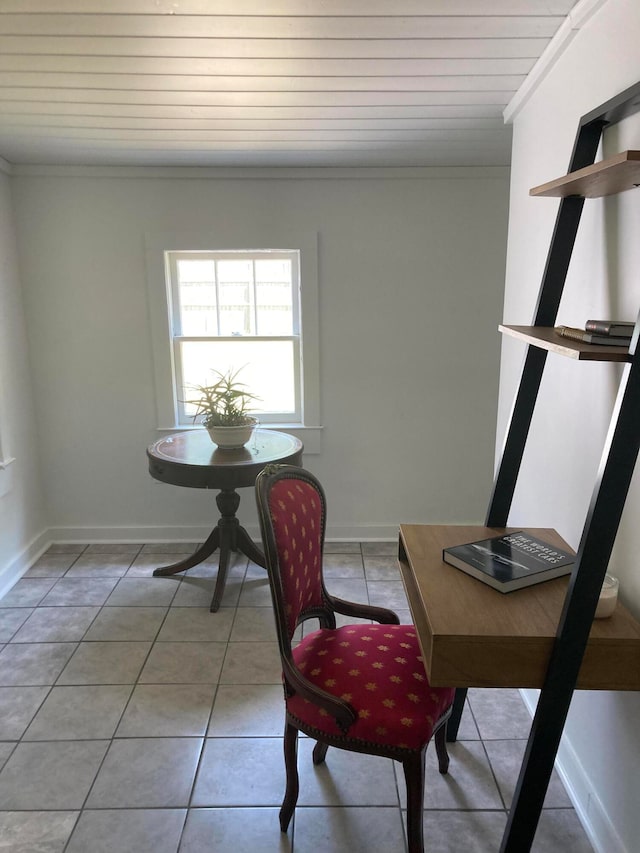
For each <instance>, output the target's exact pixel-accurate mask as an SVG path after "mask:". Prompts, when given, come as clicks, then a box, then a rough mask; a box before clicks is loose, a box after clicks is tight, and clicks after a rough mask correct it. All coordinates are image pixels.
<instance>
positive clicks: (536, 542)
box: [442, 531, 575, 592]
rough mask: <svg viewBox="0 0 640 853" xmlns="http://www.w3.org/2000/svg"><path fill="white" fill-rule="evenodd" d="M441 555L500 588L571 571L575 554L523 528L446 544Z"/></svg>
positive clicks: (517, 586)
mask: <svg viewBox="0 0 640 853" xmlns="http://www.w3.org/2000/svg"><path fill="white" fill-rule="evenodd" d="M442 559H443V560H444V561H445V563H449V564H450V565H452V566H455V567H456V568H457V569H460V570H461V571H463V572H466V573H467V574H468V575H471V577H474V578H476V579H477V580H479V581H482V582H483V583H486V584H488V585H489V586H492V587H493V588H494V589H497V590H499V591H500V592H513V591H514V590H516V589H522V588H523V587H526V586H532V585H533V584H536V583H543V582H544V581H549V580H553V579H554V578H559V577H561V576H562V575H568V574H570V573H571V569H572V567H573V563H574V562H575V556H574V555H573V554H570V553H569V552H568V551H563V550H562V549H561V548H554V547H553V546H552V545H549V543H548V542H543V541H542V540H541V539H537V538H536V537H535V536H530V535H529V534H527V533H523V532H522V531H516V532H515V533H507V534H505V535H504V536H495V537H492V538H491V539H481V540H479V541H478V542H468V543H466V544H464V545H454V546H452V547H451V548H445V549H444V550H443V552H442Z"/></svg>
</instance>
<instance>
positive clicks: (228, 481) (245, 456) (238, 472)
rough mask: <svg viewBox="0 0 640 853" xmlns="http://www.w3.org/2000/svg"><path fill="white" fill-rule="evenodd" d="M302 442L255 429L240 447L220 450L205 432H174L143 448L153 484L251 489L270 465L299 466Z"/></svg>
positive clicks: (292, 437) (278, 433) (273, 432)
mask: <svg viewBox="0 0 640 853" xmlns="http://www.w3.org/2000/svg"><path fill="white" fill-rule="evenodd" d="M302 451H303V445H302V442H301V441H300V440H299V439H297V438H295V437H294V436H293V435H289V434H288V433H285V432H278V431H277V430H271V429H256V430H255V431H254V433H253V436H252V438H251V439H250V440H249V442H248V443H247V444H246V445H245V446H244V447H239V448H236V449H233V450H221V449H220V448H219V447H218V446H217V445H216V444H214V443H213V442H212V441H211V438H210V437H209V433H208V432H207V431H206V430H205V429H195V430H187V431H185V432H176V433H172V434H171V435H167V436H165V437H164V438H161V439H158V441H156V442H154V443H153V444H152V445H150V446H149V447H148V448H147V456H148V458H149V473H150V474H151V476H152V477H154V478H155V479H157V480H161V481H163V482H165V483H173V484H174V485H177V486H189V487H192V488H219V489H222V488H239V487H241V486H251V485H253V483H254V481H255V478H256V477H257V475H258V473H259V472H260V471H261V470H262V469H263V468H264V467H265V465H268V464H270V463H283V464H291V465H299V464H300V462H301V459H302Z"/></svg>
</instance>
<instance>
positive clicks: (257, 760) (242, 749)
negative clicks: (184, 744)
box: [192, 738, 284, 806]
mask: <svg viewBox="0 0 640 853" xmlns="http://www.w3.org/2000/svg"><path fill="white" fill-rule="evenodd" d="M221 767H224V768H225V772H224V773H221V772H220V768H221ZM283 792H284V761H283V758H282V741H281V739H280V738H213V739H207V741H206V743H205V748H204V750H203V753H202V760H201V762H200V767H199V769H198V776H197V778H196V784H195V787H194V790H193V800H192V805H193V806H276V805H278V806H279V805H280V802H281V800H282V795H283Z"/></svg>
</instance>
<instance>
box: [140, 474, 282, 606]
mask: <svg viewBox="0 0 640 853" xmlns="http://www.w3.org/2000/svg"><path fill="white" fill-rule="evenodd" d="M216 504H217V505H218V509H219V510H220V518H219V519H218V524H217V525H216V526H215V527H214V528H213V530H212V531H211V533H210V534H209V537H208V539H207V541H206V542H203V544H202V545H201V546H200V547H199V548H198V550H197V551H195V552H194V553H193V554H192V555H191V556H190V557H187V558H186V560H180V562H179V563H172V565H170V566H164V567H163V568H161V569H156V570H155V571H154V573H153V575H154V577H165V576H167V575H175V574H177V573H178V572H184V571H186V570H187V569H191V568H193V566H197V565H198V564H199V563H202V562H204V560H206V559H207V557H210V556H211V554H213V552H214V551H215V550H216V549H217V548H219V549H220V559H219V560H218V577H217V579H216V586H215V589H214V591H213V598H212V600H211V607H210V608H209V610H210V611H211V612H212V613H215V611H216V610H217V609H218V608H219V607H220V602H221V601H222V596H223V595H224V588H225V584H226V582H227V574H228V571H229V558H230V556H231V552H232V551H240V552H241V553H243V554H245V555H246V556H247V557H248V558H249V559H250V560H251V561H252V562H254V563H257V564H258V565H259V566H263V567H264V565H265V559H264V554H263V553H262V551H261V550H260V549H259V548H258V546H257V545H256V544H255V543H254V542H253V540H252V539H251V537H250V536H249V534H248V533H247V531H246V530H245V529H244V527H242V526H241V525H240V522H239V521H238V519H237V518H236V512H237V510H238V507H239V506H240V495H239V494H238V493H237V492H236V490H235V489H223V490H222V491H221V492H219V493H218V495H216Z"/></svg>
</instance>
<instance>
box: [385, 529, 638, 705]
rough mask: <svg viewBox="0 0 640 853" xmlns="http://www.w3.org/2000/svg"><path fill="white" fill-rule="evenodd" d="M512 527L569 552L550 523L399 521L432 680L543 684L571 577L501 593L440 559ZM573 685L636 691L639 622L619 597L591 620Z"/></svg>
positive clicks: (403, 565) (403, 566) (404, 569)
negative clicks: (451, 549) (607, 614)
mask: <svg viewBox="0 0 640 853" xmlns="http://www.w3.org/2000/svg"><path fill="white" fill-rule="evenodd" d="M516 529H518V530H521V529H526V530H527V532H529V533H531V534H533V535H534V536H539V537H540V538H541V539H544V540H547V541H549V542H550V543H551V544H555V545H558V546H560V547H561V548H565V549H566V550H571V549H569V547H568V546H567V544H566V542H564V541H563V540H562V539H561V538H560V537H559V536H558V534H557V533H556V532H555V531H553V530H549V529H540V528H489V527H461V526H428V525H416V524H403V525H402V526H401V527H400V547H399V560H400V571H401V574H402V579H403V582H404V585H405V589H406V592H407V598H408V600H409V607H410V608H411V612H412V615H413V619H414V622H415V625H416V628H417V631H418V636H419V638H420V645H421V648H422V653H423V656H424V661H425V667H426V670H427V673H428V675H429V680H430V682H431V684H433V685H434V686H438V687H445V686H446V687H538V688H540V687H542V686H543V682H544V677H545V673H546V671H547V665H548V662H549V657H550V655H551V649H552V646H553V642H554V639H555V635H556V629H557V627H558V622H559V619H560V614H561V611H562V605H563V602H564V598H565V594H566V590H567V587H568V584H569V578H568V577H563V578H558V579H557V580H552V581H547V582H546V583H542V584H537V585H536V586H532V587H528V588H527V589H522V590H517V591H516V592H510V593H507V594H503V593H500V592H497V591H496V590H494V589H492V588H491V587H489V586H487V585H486V584H483V583H481V582H480V581H477V580H475V579H474V578H472V577H469V576H468V575H466V574H465V573H464V572H461V571H460V570H459V569H456V568H454V567H453V566H450V565H448V564H447V563H445V562H443V560H442V549H443V548H445V547H448V546H450V545H459V544H461V543H463V542H473V541H474V540H478V539H485V538H488V537H489V536H499V535H500V534H502V533H504V532H506V530H516ZM577 687H578V688H582V689H588V690H640V624H639V623H638V622H637V621H636V620H635V619H634V617H633V616H632V615H631V614H630V613H629V611H628V610H627V609H626V608H625V607H624V606H623V605H622V604H621V603H620V602H618V606H617V608H616V611H615V613H614V614H613V616H612V617H611V618H610V619H596V620H594V622H593V625H592V628H591V634H590V638H589V643H588V646H587V650H586V653H585V656H584V659H583V662H582V667H581V669H580V675H579V678H578V683H577Z"/></svg>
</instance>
